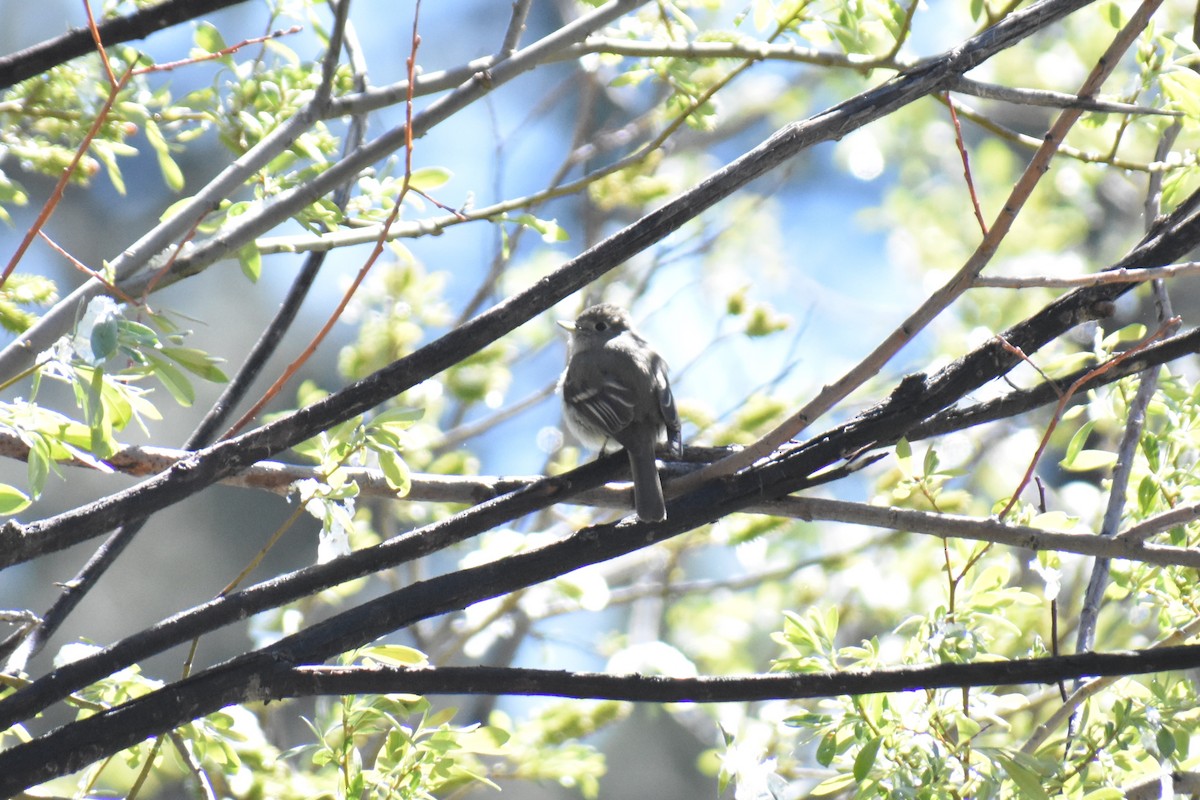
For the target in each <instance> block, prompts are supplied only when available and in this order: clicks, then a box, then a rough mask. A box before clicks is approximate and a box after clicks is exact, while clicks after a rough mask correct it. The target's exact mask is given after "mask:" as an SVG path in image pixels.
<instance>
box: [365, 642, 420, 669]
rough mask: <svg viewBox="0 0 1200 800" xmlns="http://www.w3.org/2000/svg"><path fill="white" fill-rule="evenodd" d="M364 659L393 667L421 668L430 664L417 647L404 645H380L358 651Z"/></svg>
mask: <svg viewBox="0 0 1200 800" xmlns="http://www.w3.org/2000/svg"><path fill="white" fill-rule="evenodd" d="M358 654H359V655H360V656H362V657H363V658H369V659H371V660H373V661H378V662H379V663H380V664H389V665H391V666H393V667H419V666H422V665H425V664H428V663H429V657H428V656H426V655H425V654H424V653H422V652H421V651H420V650H418V649H416V648H415V647H406V646H405V645H402V644H380V645H374V646H372V647H365V648H363V649H362V650H359V651H358Z"/></svg>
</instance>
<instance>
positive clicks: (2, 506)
mask: <svg viewBox="0 0 1200 800" xmlns="http://www.w3.org/2000/svg"><path fill="white" fill-rule="evenodd" d="M31 502H32V501H31V500H30V499H29V497H28V496H26V494H25V493H24V492H22V491H21V490H20V489H18V488H17V487H15V486H9V485H8V484H7V483H0V514H2V515H4V516H9V515H11V514H17V513H19V512H21V511H24V510H25V509H26V508H28V507H29V504H30V503H31Z"/></svg>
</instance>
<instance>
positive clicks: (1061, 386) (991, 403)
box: [905, 328, 1200, 441]
mask: <svg viewBox="0 0 1200 800" xmlns="http://www.w3.org/2000/svg"><path fill="white" fill-rule="evenodd" d="M1197 352H1200V328H1196V329H1193V330H1191V331H1188V332H1187V333H1181V334H1179V335H1177V336H1172V337H1171V338H1169V339H1164V340H1163V341H1161V342H1158V343H1156V344H1152V345H1150V346H1149V347H1147V348H1146V349H1145V350H1143V351H1142V352H1140V353H1138V354H1137V355H1136V356H1133V357H1131V358H1129V359H1127V360H1125V361H1122V362H1121V363H1120V364H1118V365H1117V366H1116V367H1113V368H1112V369H1110V370H1108V371H1107V372H1104V373H1102V374H1099V375H1097V376H1095V378H1094V379H1093V380H1091V381H1088V382H1087V383H1085V384H1083V385H1082V386H1080V388H1079V391H1078V395H1079V396H1080V397H1082V396H1083V395H1084V393H1086V392H1087V391H1089V390H1091V389H1095V388H1097V387H1099V386H1104V385H1106V384H1109V383H1114V382H1116V381H1119V380H1121V379H1122V378H1127V377H1129V376H1130V375H1137V374H1138V373H1139V372H1142V371H1143V370H1145V369H1149V368H1150V367H1155V366H1159V365H1162V364H1167V363H1170V362H1171V361H1175V360H1176V359H1180V358H1183V357H1184V356H1188V355H1192V354H1194V353H1197ZM1093 371H1094V368H1092V367H1085V368H1083V369H1080V370H1076V371H1075V372H1072V373H1071V374H1069V375H1067V376H1065V377H1063V378H1059V379H1058V380H1054V381H1048V382H1044V383H1039V384H1038V385H1037V386H1034V387H1032V388H1029V389H1020V390H1017V391H1013V392H1009V393H1008V394H1006V395H1004V396H1003V397H997V398H995V399H993V400H987V401H985V402H982V403H976V404H974V405H971V406H968V407H966V408H950V409H946V410H945V411H942V412H940V413H938V414H935V415H934V416H932V417H930V418H929V419H926V420H925V421H924V422H921V423H920V424H918V425H916V426H914V427H913V428H910V429H909V431H908V433H907V434H905V436H906V437H907V438H908V439H909V440H911V441H915V440H917V439H927V438H929V437H932V436H942V435H945V434H947V433H951V432H953V431H960V430H964V429H966V428H970V427H973V426H975V425H983V424H984V423H988V422H995V421H997V420H1001V419H1007V418H1008V417H1014V416H1016V415H1017V414H1023V413H1025V412H1026V411H1031V410H1033V409H1035V408H1040V407H1042V406H1045V405H1049V404H1051V403H1055V402H1057V401H1058V398H1059V397H1060V392H1065V391H1066V390H1067V389H1068V388H1069V387H1070V386H1071V385H1072V384H1073V383H1075V381H1077V380H1079V379H1080V378H1082V377H1084V376H1085V375H1087V374H1088V373H1089V372H1093Z"/></svg>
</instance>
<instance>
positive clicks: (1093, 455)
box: [1062, 450, 1117, 472]
mask: <svg viewBox="0 0 1200 800" xmlns="http://www.w3.org/2000/svg"><path fill="white" fill-rule="evenodd" d="M1115 463H1117V454H1116V453H1110V452H1109V451H1107V450H1081V451H1079V453H1078V454H1077V455H1076V456H1075V458H1074V459H1073V460H1072V461H1071V462H1070V463H1067V462H1066V461H1065V460H1064V461H1063V462H1062V467H1063V469H1065V470H1068V471H1070V472H1090V471H1091V470H1094V469H1107V468H1108V467H1111V466H1112V465H1113V464H1115Z"/></svg>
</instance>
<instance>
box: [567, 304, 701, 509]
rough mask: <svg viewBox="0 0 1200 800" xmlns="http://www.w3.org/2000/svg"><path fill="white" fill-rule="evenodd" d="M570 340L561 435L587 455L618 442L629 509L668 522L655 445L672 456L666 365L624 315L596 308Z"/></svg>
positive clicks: (575, 326)
mask: <svg viewBox="0 0 1200 800" xmlns="http://www.w3.org/2000/svg"><path fill="white" fill-rule="evenodd" d="M558 324H559V325H561V326H563V327H564V328H566V329H567V330H569V331H570V332H571V343H570V347H569V349H568V351H567V368H566V370H565V371H564V372H563V374H562V378H561V379H560V380H559V389H560V390H561V392H562V397H563V416H564V418H565V419H566V422H567V427H568V428H570V429H571V432H572V433H574V434H575V436H577V437H578V438H579V440H580V441H581V442H583V443H584V444H585V445H587V446H589V447H594V448H597V449H603V448H604V446H605V445H606V444H608V443H610V442H614V441H615V442H617V443H618V444H619V445H621V446H622V447H624V448H625V451H626V452H627V453H629V469H630V472H631V473H632V474H633V507H634V510H635V511H636V512H637V515H638V518H639V519H642V520H646V521H649V522H657V521H659V520H663V519H666V517H667V509H666V505H665V503H664V501H663V491H662V484H661V483H659V480H658V466H657V464H655V461H654V448H655V445H656V444H658V443H659V442H661V441H664V440H665V441H666V442H667V443H668V444H670V445H671V446H672V448H673V449H676V450H678V448H679V446H680V441H679V414H678V413H677V412H676V411H675V398H674V396H672V394H671V383H670V381H668V380H667V362H666V361H664V360H663V358H662V356H660V355H659V354H658V353H656V352H654V350H653V348H651V347H650V345H649V344H647V343H646V340H645V339H643V338H642V337H641V336H639V335H638V332H637V331H635V330H634V329H633V326H632V324H631V323H630V321H629V315H628V314H627V313H625V311H624V310H623V309H621V308H620V307H618V306H615V305H612V304H611V303H602V304H600V305H597V306H592V307H591V308H589V309H586V310H585V311H584V312H583V313H582V314H580V315H579V317H578V319H576V320H575V322H574V323H571V322H566V321H560V322H559V323H558Z"/></svg>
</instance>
